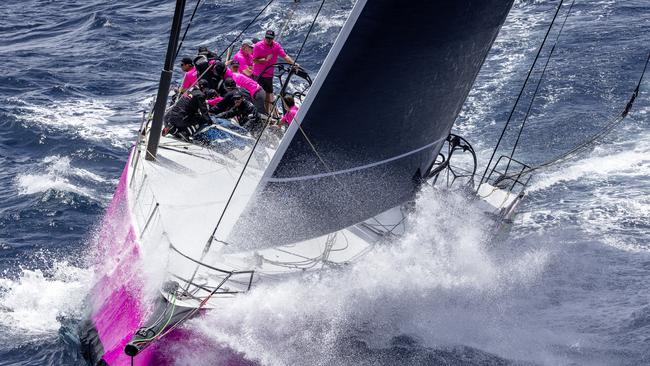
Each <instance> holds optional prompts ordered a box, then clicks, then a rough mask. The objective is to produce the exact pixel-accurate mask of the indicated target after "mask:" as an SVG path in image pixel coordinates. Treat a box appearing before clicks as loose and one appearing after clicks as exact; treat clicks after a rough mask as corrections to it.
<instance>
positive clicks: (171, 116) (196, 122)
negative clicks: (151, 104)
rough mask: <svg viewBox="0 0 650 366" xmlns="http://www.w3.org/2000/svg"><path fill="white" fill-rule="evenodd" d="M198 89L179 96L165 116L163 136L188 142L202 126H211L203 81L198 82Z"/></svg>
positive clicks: (206, 84) (205, 84)
mask: <svg viewBox="0 0 650 366" xmlns="http://www.w3.org/2000/svg"><path fill="white" fill-rule="evenodd" d="M198 86H199V88H198V89H193V90H191V91H190V92H187V93H185V94H183V95H181V97H180V98H178V100H177V101H176V103H175V104H174V105H173V106H172V107H171V109H169V110H168V111H167V113H166V114H165V118H164V120H165V126H166V128H165V130H163V135H165V134H167V133H171V134H172V135H174V136H176V137H179V138H182V139H184V140H188V139H189V137H190V136H192V135H193V134H194V133H195V132H196V131H198V130H199V129H200V128H201V127H202V126H205V125H207V124H211V123H212V121H211V120H210V117H209V115H208V105H207V103H206V101H205V94H204V93H203V92H204V91H205V89H206V88H207V86H208V82H207V81H205V80H199V83H198Z"/></svg>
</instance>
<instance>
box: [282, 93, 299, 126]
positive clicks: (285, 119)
mask: <svg viewBox="0 0 650 366" xmlns="http://www.w3.org/2000/svg"><path fill="white" fill-rule="evenodd" d="M282 102H283V103H284V106H285V108H286V109H287V112H286V113H285V114H284V116H282V119H280V125H283V124H285V123H286V124H288V125H290V124H291V121H293V118H294V117H295V116H296V113H298V106H297V105H296V102H295V101H294V100H293V96H291V95H285V96H284V98H282Z"/></svg>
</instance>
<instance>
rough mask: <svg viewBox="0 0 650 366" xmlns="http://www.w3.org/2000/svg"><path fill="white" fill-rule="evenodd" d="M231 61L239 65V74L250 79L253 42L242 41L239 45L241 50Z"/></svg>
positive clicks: (248, 40)
mask: <svg viewBox="0 0 650 366" xmlns="http://www.w3.org/2000/svg"><path fill="white" fill-rule="evenodd" d="M232 59H233V61H237V62H238V63H239V72H240V73H242V74H244V75H246V76H248V77H251V76H252V75H253V41H251V40H250V39H246V40H244V41H243V42H242V43H241V48H240V49H239V51H238V52H237V53H236V54H235V56H234V57H233V58H232ZM233 71H234V72H237V71H235V70H233Z"/></svg>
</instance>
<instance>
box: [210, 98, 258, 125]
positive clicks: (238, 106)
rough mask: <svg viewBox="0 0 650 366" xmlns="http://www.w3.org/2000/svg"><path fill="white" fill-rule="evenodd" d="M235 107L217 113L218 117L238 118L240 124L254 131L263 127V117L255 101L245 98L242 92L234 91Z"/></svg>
mask: <svg viewBox="0 0 650 366" xmlns="http://www.w3.org/2000/svg"><path fill="white" fill-rule="evenodd" d="M232 100H233V107H232V108H230V109H229V110H227V111H225V112H221V113H219V114H217V115H216V117H217V118H226V119H228V118H233V117H235V118H237V121H238V122H239V125H240V126H242V127H244V128H246V129H247V130H249V131H250V132H252V133H256V132H258V131H260V130H261V129H262V127H263V125H262V118H261V117H260V114H259V112H257V108H255V106H254V105H253V103H251V102H249V101H247V100H245V99H244V97H243V96H242V95H241V93H239V92H237V91H234V92H232Z"/></svg>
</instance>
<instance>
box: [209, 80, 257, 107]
mask: <svg viewBox="0 0 650 366" xmlns="http://www.w3.org/2000/svg"><path fill="white" fill-rule="evenodd" d="M223 85H224V88H225V89H226V94H225V95H224V96H223V97H219V98H215V99H214V100H216V103H214V104H210V101H208V104H210V105H211V106H210V113H212V114H219V113H221V112H225V111H227V110H229V109H230V108H232V107H233V106H234V105H235V103H234V99H233V97H234V95H241V96H242V97H244V100H247V101H249V102H251V101H252V100H251V95H250V93H249V92H248V90H246V89H244V88H241V87H238V86H237V84H236V83H235V81H234V80H233V79H231V78H227V79H226V80H224V82H223ZM214 100H213V101H214Z"/></svg>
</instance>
